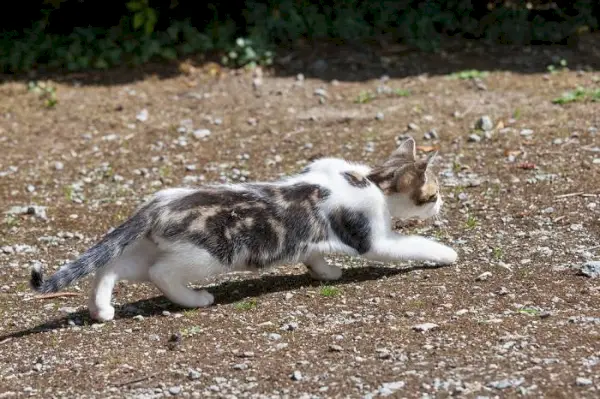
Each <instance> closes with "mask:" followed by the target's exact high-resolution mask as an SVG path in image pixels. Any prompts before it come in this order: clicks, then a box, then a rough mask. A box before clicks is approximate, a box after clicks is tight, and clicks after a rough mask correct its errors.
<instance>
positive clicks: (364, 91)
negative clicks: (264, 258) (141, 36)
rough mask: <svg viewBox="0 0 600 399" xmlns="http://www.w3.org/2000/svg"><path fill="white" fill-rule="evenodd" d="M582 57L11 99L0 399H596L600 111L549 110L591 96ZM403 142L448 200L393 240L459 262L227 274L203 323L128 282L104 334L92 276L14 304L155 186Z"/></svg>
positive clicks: (279, 71)
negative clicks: (335, 276) (561, 100)
mask: <svg viewBox="0 0 600 399" xmlns="http://www.w3.org/2000/svg"><path fill="white" fill-rule="evenodd" d="M598 42H600V40H598ZM597 50H598V49H597V48H589V49H584V50H581V49H580V50H574V49H572V48H559V47H554V48H553V47H546V48H537V47H536V48H518V49H500V50H498V49H489V48H488V49H481V48H471V49H467V50H461V51H457V52H452V53H448V54H446V53H442V54H438V55H423V54H413V53H410V52H408V53H402V52H396V53H394V52H392V53H386V54H384V53H381V52H378V51H367V50H365V49H354V50H347V51H346V50H344V51H341V50H340V51H338V52H337V53H335V54H334V52H332V51H331V49H327V48H325V49H323V50H321V51H320V52H319V51H313V52H308V53H307V54H289V55H286V56H284V57H283V58H282V59H280V60H279V61H278V65H277V67H276V68H273V69H270V70H264V71H262V73H261V71H260V70H254V71H245V70H240V71H231V70H225V69H221V68H219V67H217V66H216V65H214V64H210V63H205V64H196V66H193V64H192V63H182V64H181V65H179V66H177V67H176V68H172V67H169V68H171V69H169V70H168V71H167V70H166V67H159V66H156V67H146V68H144V69H143V70H136V71H133V72H132V71H119V70H117V71H110V72H105V73H90V74H74V75H68V76H61V77H56V78H55V79H54V80H52V81H50V82H49V83H48V87H49V89H48V91H47V92H46V93H47V94H44V91H43V90H44V89H43V88H42V89H41V91H39V90H38V91H36V89H35V87H31V88H30V89H28V86H27V84H28V81H27V80H10V81H5V82H4V83H3V84H1V85H0V154H1V155H0V210H1V211H2V214H1V215H0V222H1V228H0V298H1V299H0V312H1V319H2V323H1V324H0V398H9V397H29V396H35V397H43V398H51V397H57V398H58V397H69V398H75V397H102V398H109V397H115V398H117V397H128V398H151V397H164V396H182V397H221V398H246V397H247V398H342V397H344V398H371V397H378V396H389V397H406V398H417V397H419V398H426V397H436V398H437V397H448V396H455V395H457V396H460V397H520V396H530V397H546V398H576V397H577V398H578V397H582V398H583V397H590V398H592V397H598V396H599V395H600V376H599V372H600V306H599V304H600V285H599V281H600V280H599V279H598V278H596V279H594V278H591V277H587V276H584V275H582V274H581V273H580V272H579V268H580V266H581V265H582V264H584V263H585V262H586V261H590V260H600V240H599V237H600V133H598V129H600V102H593V101H592V95H590V96H588V97H585V96H582V97H577V101H573V102H570V103H566V104H554V103H553V102H552V100H553V99H555V98H557V97H560V96H561V95H562V94H563V93H564V92H566V91H570V90H574V89H576V88H577V87H579V86H580V87H582V88H584V90H587V91H589V92H590V93H591V92H593V91H594V90H600V72H599V70H600V69H599V66H600V64H599V63H598V60H599V57H598V54H600V53H599V52H598V51H597ZM561 59H564V60H566V62H567V63H566V67H567V68H568V70H567V69H566V68H564V67H565V65H564V63H563V65H561V63H560V60H561ZM549 65H554V66H555V67H554V70H553V71H550V70H549V69H548V66H549ZM471 69H477V70H478V71H480V72H479V73H477V72H473V73H471V75H470V76H469V75H464V74H463V75H462V78H460V77H459V76H458V75H457V73H458V72H460V71H464V70H471ZM551 69H552V68H551ZM486 70H487V71H489V74H485V73H482V72H481V71H486ZM300 73H301V74H303V75H301V76H300V75H298V74H300ZM386 75H387V76H386ZM38 88H39V85H38ZM52 89H54V90H55V92H54V94H52V93H51V91H52ZM53 96H55V97H53ZM486 116H487V117H489V119H490V120H491V122H492V123H491V126H483V127H485V128H488V127H489V130H487V131H482V130H481V129H477V128H476V127H475V126H476V125H478V121H479V122H484V125H485V124H488V122H490V120H488V118H485V117H486ZM481 118H483V121H481ZM480 127H481V126H480ZM432 130H433V131H434V132H432ZM404 134H410V135H412V136H413V137H415V139H416V140H417V143H418V145H419V146H420V150H419V154H420V155H424V154H425V153H426V152H427V151H431V150H432V149H434V148H436V149H439V157H438V158H437V168H438V171H439V176H440V182H441V184H442V190H443V196H444V198H445V201H446V202H445V205H444V210H443V214H442V215H441V217H440V218H439V220H437V221H435V222H434V221H431V222H428V223H399V224H398V230H399V231H402V232H406V233H416V234H422V235H425V236H430V237H436V238H437V239H439V240H440V241H442V242H444V243H447V244H449V245H451V246H452V247H454V248H455V249H456V250H457V251H458V253H459V260H458V262H457V264H455V265H453V266H450V267H441V268H433V267H430V266H428V265H423V264H419V263H416V262H406V263H398V264H379V263H367V262H364V261H361V260H359V259H352V258H344V257H331V258H330V261H331V262H333V263H335V264H338V265H340V266H341V267H342V268H343V269H344V275H343V277H342V279H341V280H340V281H338V282H335V283H332V284H328V285H325V284H321V283H318V282H315V281H313V280H311V279H310V278H309V277H308V275H307V273H306V270H305V269H304V268H303V267H302V266H301V265H287V266H284V267H281V268H279V269H276V270H272V271H269V272H266V273H264V274H262V275H252V274H238V275H229V276H224V277H221V278H219V279H217V280H215V281H211V282H209V283H210V286H209V287H208V289H209V291H210V292H211V293H213V294H214V295H215V298H216V302H215V305H213V306H211V307H209V308H206V309H198V310H185V309H180V308H177V307H175V306H174V305H172V304H171V303H170V302H169V301H167V300H166V299H165V298H164V297H162V296H160V294H159V291H158V290H157V289H156V288H154V287H153V286H151V285H146V284H131V283H127V282H123V283H120V284H118V286H117V288H116V290H115V296H114V302H115V306H116V308H117V316H116V319H115V320H114V321H112V322H108V323H104V324H99V323H92V322H91V320H90V319H89V315H88V311H87V305H86V302H87V298H86V294H87V290H88V288H89V281H88V280H87V279H86V280H83V281H81V282H79V283H78V284H76V285H74V286H71V287H69V288H68V289H67V290H66V291H67V292H68V293H71V295H70V296H67V295H65V296H60V297H53V298H43V299H42V298H37V297H36V295H34V293H32V292H31V291H30V290H29V287H28V276H29V269H30V267H31V265H32V264H34V263H36V262H40V263H41V264H42V265H44V267H45V270H46V272H47V273H51V272H52V270H56V269H57V268H58V267H59V266H60V265H62V264H63V263H65V262H67V261H69V260H72V259H73V258H74V257H76V256H77V255H78V254H80V253H82V252H83V251H84V250H85V249H86V248H88V247H89V246H91V245H92V244H93V243H94V242H95V241H96V240H97V239H99V237H101V236H102V235H103V234H104V233H106V232H107V231H108V230H109V229H110V228H111V227H115V226H117V225H118V224H119V222H120V221H123V220H124V219H125V218H126V217H127V216H128V215H129V213H130V212H131V211H132V210H133V209H134V207H135V206H136V205H137V204H139V202H140V201H142V200H143V199H144V198H145V197H146V196H147V195H149V194H151V193H153V192H155V191H156V190H158V189H160V188H164V187H174V186H179V185H195V184H202V183H203V182H215V181H240V180H260V179H274V178H277V177H278V176H281V175H285V174H289V173H294V172H297V171H299V170H300V169H301V167H302V165H303V164H304V163H306V162H307V161H309V160H311V159H314V158H316V157H319V156H340V157H345V158H347V159H349V160H353V161H362V162H366V163H369V164H374V163H376V162H377V161H379V160H381V159H382V158H383V157H385V156H386V155H387V154H388V152H390V151H391V150H393V149H394V148H395V143H396V139H397V138H398V137H399V136H402V135H404ZM34 206H35V207H34ZM15 207H17V208H15ZM19 207H24V208H19ZM28 208H30V209H28ZM425 323H432V324H425ZM424 324H425V325H424ZM417 326H420V327H421V329H424V330H425V331H419V327H417ZM429 327H431V328H429Z"/></svg>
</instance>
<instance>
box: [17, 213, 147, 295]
mask: <svg viewBox="0 0 600 399" xmlns="http://www.w3.org/2000/svg"><path fill="white" fill-rule="evenodd" d="M147 208H148V207H144V208H142V209H140V211H138V212H136V213H135V214H134V215H133V216H132V217H131V218H129V219H127V220H126V221H125V222H123V224H121V225H120V226H118V227H117V228H115V229H114V230H113V231H111V232H110V233H108V234H106V235H105V236H104V237H103V238H102V239H101V240H100V241H99V242H98V243H97V244H95V245H94V246H93V247H91V248H90V249H88V250H87V251H85V252H84V253H83V254H82V255H81V256H80V257H79V258H78V259H76V260H74V261H72V262H70V263H67V264H66V265H64V266H63V267H61V268H60V269H59V270H58V271H57V272H56V273H54V274H53V275H52V276H50V278H48V279H47V280H44V275H43V271H42V268H41V266H40V265H39V264H36V265H34V266H33V268H32V269H31V279H30V280H29V284H30V285H31V288H33V289H34V290H35V291H37V292H40V293H43V294H45V293H49V292H57V291H60V290H61V289H63V288H64V287H66V286H68V285H69V284H71V283H73V282H74V281H75V280H78V279H80V278H82V277H85V276H86V275H88V274H90V273H92V272H94V271H96V270H98V269H100V268H102V267H103V266H105V265H106V264H107V263H109V262H110V261H111V260H113V259H115V258H116V257H118V256H119V255H121V254H122V253H123V250H124V249H125V247H127V246H128V245H129V244H131V243H133V242H134V241H136V240H137V239H139V238H140V237H142V236H143V235H145V234H147V233H148V231H149V229H150V226H151V217H150V215H149V212H148V210H147Z"/></svg>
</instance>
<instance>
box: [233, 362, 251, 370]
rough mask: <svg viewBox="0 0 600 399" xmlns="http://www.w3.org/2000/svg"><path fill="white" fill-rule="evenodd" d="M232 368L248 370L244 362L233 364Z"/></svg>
mask: <svg viewBox="0 0 600 399" xmlns="http://www.w3.org/2000/svg"><path fill="white" fill-rule="evenodd" d="M233 369H234V370H248V365H247V364H246V363H238V364H234V365H233Z"/></svg>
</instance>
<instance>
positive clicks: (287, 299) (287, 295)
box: [284, 292, 294, 301]
mask: <svg viewBox="0 0 600 399" xmlns="http://www.w3.org/2000/svg"><path fill="white" fill-rule="evenodd" d="M293 297H294V294H292V293H291V292H286V293H285V296H284V298H285V300H286V301H289V300H290V299H292V298H293Z"/></svg>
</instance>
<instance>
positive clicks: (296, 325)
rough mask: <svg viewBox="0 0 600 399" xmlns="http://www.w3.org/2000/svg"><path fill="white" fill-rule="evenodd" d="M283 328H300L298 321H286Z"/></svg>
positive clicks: (291, 329) (285, 329) (288, 329)
mask: <svg viewBox="0 0 600 399" xmlns="http://www.w3.org/2000/svg"><path fill="white" fill-rule="evenodd" d="M281 329H282V330H284V331H294V330H296V329H298V323H296V322H291V323H286V324H284V325H283V326H282V327H281Z"/></svg>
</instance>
